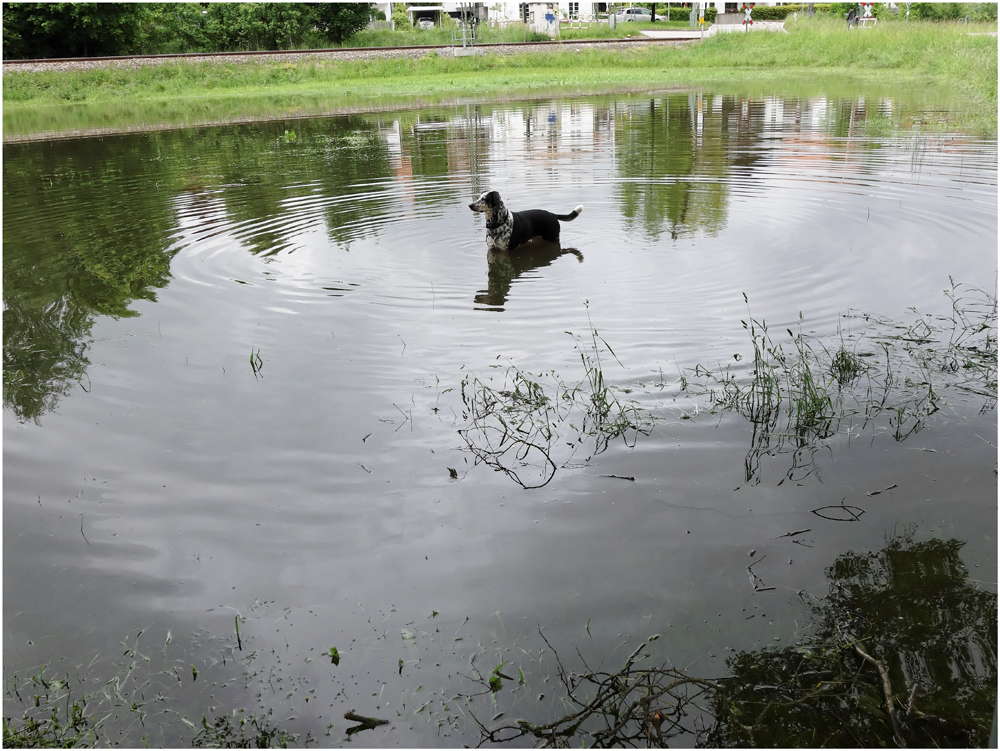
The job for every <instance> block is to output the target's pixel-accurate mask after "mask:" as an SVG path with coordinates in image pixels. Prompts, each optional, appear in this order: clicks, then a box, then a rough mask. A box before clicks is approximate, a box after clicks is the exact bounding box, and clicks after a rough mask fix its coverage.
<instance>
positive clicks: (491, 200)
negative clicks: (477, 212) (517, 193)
mask: <svg viewBox="0 0 1000 751" xmlns="http://www.w3.org/2000/svg"><path fill="white" fill-rule="evenodd" d="M486 203H488V204H489V205H490V206H496V205H497V204H498V203H500V194H499V193H497V192H496V191H495V190H491V191H490V192H489V193H487V194H486Z"/></svg>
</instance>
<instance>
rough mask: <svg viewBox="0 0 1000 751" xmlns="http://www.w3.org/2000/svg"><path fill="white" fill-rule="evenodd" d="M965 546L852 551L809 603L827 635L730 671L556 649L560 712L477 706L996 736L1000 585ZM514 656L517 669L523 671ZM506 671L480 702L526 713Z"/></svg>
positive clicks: (958, 739)
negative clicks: (982, 580)
mask: <svg viewBox="0 0 1000 751" xmlns="http://www.w3.org/2000/svg"><path fill="white" fill-rule="evenodd" d="M963 545H964V543H963V542H961V541H959V540H954V539H952V540H943V539H938V538H935V539H931V540H928V541H925V542H915V541H914V539H913V533H912V531H911V532H909V533H906V534H903V535H897V536H893V537H892V538H891V539H889V540H888V542H887V544H886V546H885V547H884V548H882V549H881V550H878V551H875V552H871V553H855V552H849V553H845V554H844V555H842V556H840V557H839V558H838V559H837V560H836V561H835V562H834V564H833V566H831V567H830V568H829V569H827V577H828V579H829V592H828V594H827V595H826V597H824V598H823V599H820V600H814V601H813V602H812V603H811V604H810V606H809V607H810V610H811V611H812V624H811V626H810V627H809V628H810V630H811V631H812V632H813V634H814V636H812V637H811V638H807V637H802V638H801V641H800V643H799V644H798V645H796V646H790V647H780V648H775V647H765V648H763V649H759V650H755V651H740V652H737V653H736V654H735V655H734V656H732V657H730V658H729V659H728V660H727V661H726V665H727V668H728V674H727V676H726V677H724V678H720V679H703V678H697V677H694V676H691V675H688V674H687V673H686V672H685V671H683V670H679V669H677V668H674V667H671V666H670V665H669V663H667V664H665V665H663V666H661V667H658V668H657V667H648V668H647V667H642V666H641V664H640V663H641V662H642V659H643V658H642V656H641V652H642V651H644V650H643V649H642V648H641V647H640V649H637V650H636V651H635V652H633V653H632V655H631V656H630V657H629V658H628V660H626V662H625V665H624V667H622V668H620V669H618V670H617V671H614V670H601V669H600V668H598V669H595V670H592V669H590V668H589V667H588V666H587V665H586V664H583V665H582V666H573V669H570V666H567V665H564V663H563V662H562V660H561V658H560V657H559V655H558V654H555V661H556V668H557V671H556V672H557V675H556V678H557V685H558V686H559V691H560V693H565V696H560V697H558V698H559V700H560V704H559V709H558V710H556V712H557V713H558V715H559V719H556V720H553V721H549V722H539V721H536V722H527V721H525V720H520V719H511V718H510V717H509V713H508V715H505V716H503V717H502V718H501V715H496V717H497V720H495V721H493V722H489V721H487V722H483V721H482V719H481V718H478V719H477V722H478V723H479V728H480V732H481V735H482V740H483V742H493V743H496V742H504V741H513V740H516V739H519V738H529V739H532V740H534V741H535V742H536V743H538V744H544V745H558V746H563V745H575V744H577V743H579V742H581V741H582V742H583V743H584V745H591V744H593V745H598V746H602V747H610V746H623V745H624V746H634V745H649V746H662V745H665V744H666V743H668V742H669V741H670V740H672V739H675V738H677V739H683V740H684V741H685V742H686V743H690V742H691V741H694V742H695V743H697V745H699V746H710V747H715V746H722V747H734V746H735V747H764V746H778V747H790V748H816V747H858V746H894V745H901V746H917V747H933V746H964V747H970V746H971V747H975V746H983V745H985V743H986V741H987V739H988V738H989V735H990V727H991V722H992V719H993V708H994V706H995V703H996V697H997V688H996V680H997V662H996V649H997V632H996V629H997V596H996V594H994V593H992V592H987V591H983V590H981V589H979V588H978V587H976V586H974V585H973V584H972V583H970V581H969V578H968V571H967V569H966V568H965V566H964V564H963V563H962V560H961V557H960V555H959V553H960V550H961V548H962V546H963ZM802 594H803V595H805V593H802ZM542 638H543V640H544V641H545V644H546V646H547V647H548V648H549V649H551V650H552V651H553V652H555V650H554V649H552V646H551V644H550V643H549V641H548V640H547V639H545V637H544V636H543V637H542ZM580 659H581V660H582V659H583V658H582V656H580ZM619 664H620V663H619ZM502 667H503V671H502V672H503V674H505V675H515V674H517V673H518V671H519V670H520V669H521V668H519V667H518V666H517V665H513V664H507V663H504V664H503V666H502ZM497 674H498V671H497V670H495V671H494V673H493V675H492V676H487V675H483V674H480V676H479V679H480V682H481V683H482V684H483V686H484V689H485V690H484V691H483V693H482V694H480V695H477V696H474V697H472V698H473V700H476V699H478V698H479V697H489V700H490V702H491V703H490V705H489V709H490V711H493V712H496V710H501V714H502V713H503V710H507V709H508V707H506V706H496V705H497V704H501V705H502V704H503V701H502V700H504V699H505V700H506V701H507V702H510V703H511V704H512V706H511V707H510V708H509V709H511V710H513V711H516V707H517V705H518V702H519V701H520V700H521V698H519V697H518V694H519V693H520V692H521V691H522V690H525V691H528V689H527V688H526V687H522V686H517V687H512V688H510V689H506V690H504V689H505V687H506V686H508V685H510V684H509V683H508V684H504V683H503V682H502V681H497V680H494V679H493V676H496V675H497ZM883 676H885V677H883ZM530 682H531V679H530V678H529V683H530ZM889 696H891V701H892V711H891V712H889V711H888V706H889V705H888V703H887V697H889ZM705 700H707V704H706V703H705ZM470 708H471V709H472V711H473V713H474V714H473V716H474V717H478V709H481V708H477V706H476V705H475V703H474V702H473V704H472V705H471V707H470ZM521 711H522V712H523V711H525V708H523V707H522V709H521ZM892 715H894V718H893V716H892Z"/></svg>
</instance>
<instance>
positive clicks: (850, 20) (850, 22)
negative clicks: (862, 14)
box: [847, 8, 858, 29]
mask: <svg viewBox="0 0 1000 751" xmlns="http://www.w3.org/2000/svg"><path fill="white" fill-rule="evenodd" d="M857 23H858V12H857V11H856V10H855V9H854V8H851V9H850V10H849V11H847V28H848V29H849V28H851V27H852V26H855V25H857Z"/></svg>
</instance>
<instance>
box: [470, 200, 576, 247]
mask: <svg viewBox="0 0 1000 751" xmlns="http://www.w3.org/2000/svg"><path fill="white" fill-rule="evenodd" d="M469 208H470V209H472V210H473V211H477V212H481V213H484V214H486V240H487V244H488V245H489V246H490V247H495V248H498V249H499V250H512V249H514V248H516V247H517V246H518V245H523V244H524V243H526V242H528V241H529V240H532V239H534V238H536V237H541V238H542V239H543V240H546V241H547V242H559V222H571V221H573V220H574V219H576V218H577V217H578V216H579V215H580V212H581V211H583V206H577V207H576V208H575V209H573V211H571V212H570V213H569V214H553V213H552V212H551V211H545V210H544V209H528V210H527V211H509V210H508V209H507V207H505V206H504V205H503V201H502V200H501V199H500V194H499V193H497V192H496V191H489V192H487V193H483V194H482V195H481V196H479V199H478V200H476V201H474V202H473V203H470V204H469Z"/></svg>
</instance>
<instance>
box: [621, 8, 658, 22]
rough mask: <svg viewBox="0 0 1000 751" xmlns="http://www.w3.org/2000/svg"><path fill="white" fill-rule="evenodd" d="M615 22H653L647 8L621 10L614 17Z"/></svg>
mask: <svg viewBox="0 0 1000 751" xmlns="http://www.w3.org/2000/svg"><path fill="white" fill-rule="evenodd" d="M615 20H616V21H617V22H618V23H621V22H622V21H644V22H645V23H650V22H651V21H652V20H653V14H652V13H650V12H649V8H623V9H622V10H620V11H618V13H617V14H616V15H615Z"/></svg>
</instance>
